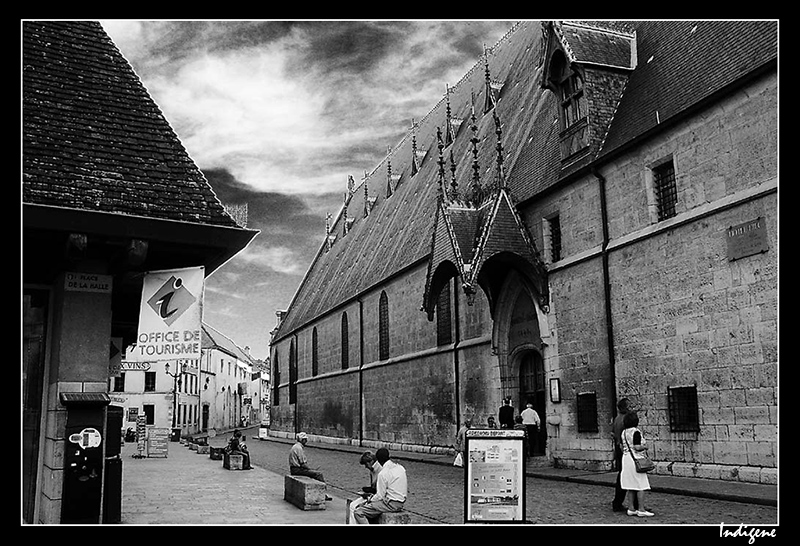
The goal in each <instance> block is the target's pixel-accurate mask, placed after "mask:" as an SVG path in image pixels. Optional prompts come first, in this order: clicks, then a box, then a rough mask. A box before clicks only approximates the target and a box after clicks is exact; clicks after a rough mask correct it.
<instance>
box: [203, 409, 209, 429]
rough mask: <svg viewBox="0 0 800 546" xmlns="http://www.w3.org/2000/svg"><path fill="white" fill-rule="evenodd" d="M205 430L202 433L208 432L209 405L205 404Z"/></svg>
mask: <svg viewBox="0 0 800 546" xmlns="http://www.w3.org/2000/svg"><path fill="white" fill-rule="evenodd" d="M202 419H203V421H202V422H203V429H202V432H207V431H208V404H203V418H202Z"/></svg>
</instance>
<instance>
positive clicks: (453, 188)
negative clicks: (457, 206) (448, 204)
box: [450, 149, 458, 200]
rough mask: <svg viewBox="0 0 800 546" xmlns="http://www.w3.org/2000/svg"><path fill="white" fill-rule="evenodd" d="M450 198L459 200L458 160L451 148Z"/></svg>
mask: <svg viewBox="0 0 800 546" xmlns="http://www.w3.org/2000/svg"><path fill="white" fill-rule="evenodd" d="M450 200H458V182H456V160H455V159H454V158H453V150H452V149H451V150H450Z"/></svg>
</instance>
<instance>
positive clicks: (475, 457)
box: [464, 429, 525, 523]
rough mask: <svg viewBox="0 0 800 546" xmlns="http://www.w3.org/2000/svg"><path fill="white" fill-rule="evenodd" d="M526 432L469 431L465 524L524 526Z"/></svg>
mask: <svg viewBox="0 0 800 546" xmlns="http://www.w3.org/2000/svg"><path fill="white" fill-rule="evenodd" d="M524 439H525V431H522V430H506V429H500V430H497V429H486V430H482V429H472V430H468V431H467V434H466V448H465V453H466V461H465V465H464V472H465V477H464V495H465V499H464V502H465V510H464V521H465V522H466V523H524V521H525V455H524V453H525V452H524V447H523V446H524V444H523V441H524Z"/></svg>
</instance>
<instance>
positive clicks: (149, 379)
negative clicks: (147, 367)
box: [144, 372, 156, 392]
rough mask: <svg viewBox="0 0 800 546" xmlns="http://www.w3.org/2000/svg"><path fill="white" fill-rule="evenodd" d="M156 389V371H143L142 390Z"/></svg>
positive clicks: (151, 390)
mask: <svg viewBox="0 0 800 546" xmlns="http://www.w3.org/2000/svg"><path fill="white" fill-rule="evenodd" d="M155 390H156V372H144V391H145V392H153V391H155Z"/></svg>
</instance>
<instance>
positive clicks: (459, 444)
mask: <svg viewBox="0 0 800 546" xmlns="http://www.w3.org/2000/svg"><path fill="white" fill-rule="evenodd" d="M470 428H472V420H471V419H464V424H463V425H462V426H461V428H460V429H458V432H457V433H456V443H455V448H456V454H460V455H461V463H462V464H461V465H460V466H463V463H464V446H465V445H466V443H467V431H468V430H469V429H470Z"/></svg>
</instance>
